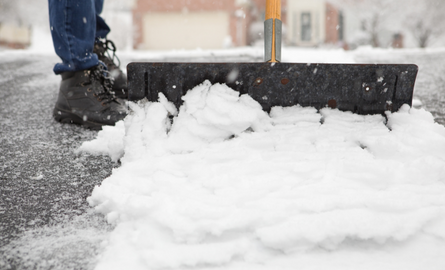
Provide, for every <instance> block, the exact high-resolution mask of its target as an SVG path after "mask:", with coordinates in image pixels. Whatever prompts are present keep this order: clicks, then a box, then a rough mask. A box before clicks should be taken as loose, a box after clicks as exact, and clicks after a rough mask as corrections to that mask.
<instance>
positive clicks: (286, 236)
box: [80, 82, 445, 270]
mask: <svg viewBox="0 0 445 270" xmlns="http://www.w3.org/2000/svg"><path fill="white" fill-rule="evenodd" d="M130 106H131V109H132V113H131V114H130V115H129V116H128V117H127V118H126V119H125V120H124V122H120V123H118V124H117V125H116V126H115V127H107V128H104V130H103V131H101V132H99V134H98V137H97V139H96V140H94V141H91V142H88V143H85V144H84V145H83V146H82V147H81V149H80V150H81V151H88V152H92V153H98V154H108V155H110V156H111V157H112V158H113V159H114V160H118V159H119V158H120V160H121V163H122V166H121V167H119V168H118V169H115V170H114V171H113V173H112V175H111V176H110V177H109V178H107V179H105V180H104V182H103V183H102V185H101V186H98V187H96V188H95V189H94V191H93V194H92V195H91V197H90V198H89V199H88V201H89V203H90V204H91V205H92V206H94V207H95V209H96V211H98V212H100V213H102V214H104V215H105V216H106V218H107V220H108V222H110V223H112V224H115V225H116V228H115V230H114V231H113V232H112V233H111V235H110V238H109V239H108V242H107V243H106V250H105V252H104V253H103V254H102V255H101V257H100V258H99V264H98V265H97V267H96V269H107V270H108V269H195V268H199V269H215V268H217V269H299V268H303V269H445V196H444V195H445V128H444V127H443V126H441V125H438V124H436V123H434V120H433V117H432V115H431V114H430V113H429V112H426V111H425V110H422V109H420V110H419V109H411V108H409V107H408V106H404V107H402V108H401V110H400V111H399V112H397V113H393V114H388V115H387V120H386V119H385V117H383V116H381V115H369V116H361V115H356V114H352V113H349V112H340V111H338V110H331V109H323V110H321V111H320V112H317V110H315V109H314V108H302V107H299V106H295V107H288V108H281V107H276V108H273V110H272V111H271V113H270V114H267V113H265V112H263V111H262V110H261V107H260V105H259V104H258V103H257V102H255V101H254V100H253V99H252V98H250V97H249V96H247V95H243V96H239V95H238V93H237V92H235V91H233V90H231V89H230V88H228V87H227V86H225V85H220V84H215V85H211V84H210V83H209V82H204V83H203V84H201V85H199V86H197V87H196V88H194V89H193V90H191V91H189V93H188V94H187V95H186V96H185V97H184V105H183V106H182V107H181V108H180V110H179V112H177V111H176V108H174V106H173V105H172V104H171V103H169V102H167V101H166V99H165V98H164V97H161V98H160V101H159V102H154V103H152V102H140V103H139V104H130Z"/></svg>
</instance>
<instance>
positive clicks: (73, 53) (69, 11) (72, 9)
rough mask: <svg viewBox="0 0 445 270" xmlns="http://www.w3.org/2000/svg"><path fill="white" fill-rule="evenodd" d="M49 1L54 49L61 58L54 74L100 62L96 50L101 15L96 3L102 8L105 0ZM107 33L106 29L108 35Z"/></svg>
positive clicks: (77, 69) (91, 65)
mask: <svg viewBox="0 0 445 270" xmlns="http://www.w3.org/2000/svg"><path fill="white" fill-rule="evenodd" d="M48 4H49V17H50V25H51V35H52V38H53V43H54V49H55V51H56V54H57V55H58V56H59V57H60V59H61V60H62V63H58V64H56V66H55V67H54V73H56V74H60V73H62V72H66V71H79V70H84V69H88V68H91V67H93V66H95V65H97V64H98V63H99V59H98V57H97V55H96V54H94V53H93V48H94V41H95V39H96V30H97V17H98V14H97V13H96V6H97V7H100V10H99V11H101V10H102V5H103V0H97V2H96V1H95V0H82V1H78V0H48ZM101 20H102V19H101ZM102 21H103V20H102ZM103 23H104V24H105V22H103ZM105 26H106V24H105ZM106 28H108V26H106ZM101 29H104V28H103V26H102V28H101ZM108 32H109V28H108ZM108 32H106V31H105V33H106V34H107V33H108ZM102 34H103V33H102ZM106 34H105V35H106Z"/></svg>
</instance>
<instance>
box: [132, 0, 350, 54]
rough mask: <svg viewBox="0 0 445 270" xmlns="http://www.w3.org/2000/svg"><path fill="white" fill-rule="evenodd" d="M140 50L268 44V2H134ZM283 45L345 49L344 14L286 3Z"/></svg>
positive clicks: (308, 2) (324, 6)
mask: <svg viewBox="0 0 445 270" xmlns="http://www.w3.org/2000/svg"><path fill="white" fill-rule="evenodd" d="M133 1H135V3H134V5H133V27H134V33H133V36H134V39H133V40H134V46H133V47H134V48H136V49H143V50H171V49H196V48H202V49H221V48H226V47H231V46H237V47H239V46H248V45H252V44H262V42H263V41H262V40H263V38H264V37H263V29H264V16H265V9H266V0H218V1H209V0H168V1H166V0H133ZM281 10H282V22H283V43H284V44H287V45H291V46H319V45H323V44H332V45H334V46H343V44H344V42H343V41H344V40H345V39H344V38H345V31H344V18H343V13H342V12H341V11H340V10H339V9H338V8H337V7H336V6H334V5H333V4H331V3H330V2H329V0H281Z"/></svg>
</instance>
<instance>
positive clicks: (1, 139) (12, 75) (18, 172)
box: [0, 52, 445, 269]
mask: <svg viewBox="0 0 445 270" xmlns="http://www.w3.org/2000/svg"><path fill="white" fill-rule="evenodd" d="M371 58H372V57H371ZM0 59H1V60H0V74H1V76H0V269H91V268H93V267H94V261H95V258H96V255H97V254H99V253H100V251H101V249H102V248H103V241H106V239H107V235H108V232H109V231H110V230H111V229H112V228H111V226H110V225H108V224H107V223H106V222H105V221H104V220H103V217H101V216H99V215H97V214H94V212H93V211H92V209H91V208H90V207H89V205H88V203H87V202H86V198H87V197H88V196H89V195H90V194H91V192H92V190H93V188H94V186H96V185H100V183H101V182H102V181H103V179H104V178H106V177H107V176H109V175H110V174H111V172H112V169H113V168H115V167H117V166H119V164H117V163H113V162H112V161H111V160H110V159H109V158H108V157H102V156H91V155H88V154H75V150H76V149H77V148H78V147H79V146H80V145H81V144H82V142H84V141H88V140H91V139H93V138H94V137H95V136H96V134H97V132H96V131H90V130H86V129H83V128H81V127H78V126H75V125H62V124H60V123H57V122H56V121H54V120H53V119H52V116H51V115H52V110H53V106H54V103H55V100H56V97H57V91H58V85H59V78H58V77H57V76H55V75H53V74H52V71H51V70H52V66H53V64H54V63H56V62H57V58H55V57H54V56H45V55H34V54H31V53H28V52H26V53H25V52H22V53H12V54H10V55H9V54H6V53H2V55H1V58H0ZM124 60H125V59H124ZM126 60H127V61H123V63H124V64H125V63H128V62H129V61H128V59H126ZM139 60H140V59H139ZM195 60H196V59H195ZM360 61H365V62H368V61H373V62H383V63H384V62H386V61H387V60H385V59H384V58H383V59H378V60H376V59H370V57H369V56H366V57H364V56H363V57H362V58H360ZM399 62H406V63H408V62H414V63H416V64H418V65H419V67H420V74H419V78H418V81H417V85H416V97H417V98H419V99H420V100H421V101H422V102H423V104H424V107H425V108H426V109H428V110H430V111H431V112H432V113H433V114H434V116H435V117H436V121H437V122H439V123H441V124H445V108H444V104H445V76H444V75H443V74H444V73H445V64H444V63H445V55H442V54H431V55H426V56H425V55H414V56H410V57H403V58H401V59H400V61H399Z"/></svg>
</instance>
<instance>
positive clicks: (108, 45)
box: [96, 39, 121, 70]
mask: <svg viewBox="0 0 445 270" xmlns="http://www.w3.org/2000/svg"><path fill="white" fill-rule="evenodd" d="M96 44H97V45H98V46H99V47H100V48H101V50H100V51H99V52H97V53H98V54H99V55H100V56H102V57H104V58H107V60H108V61H109V63H108V61H107V63H105V64H107V66H109V67H108V68H109V69H110V70H111V69H114V68H119V67H120V66H121V61H120V59H119V57H117V55H116V45H114V42H113V41H111V40H109V39H105V41H100V40H99V41H98V42H97V43H96ZM115 61H116V62H117V64H116V62H115Z"/></svg>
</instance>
